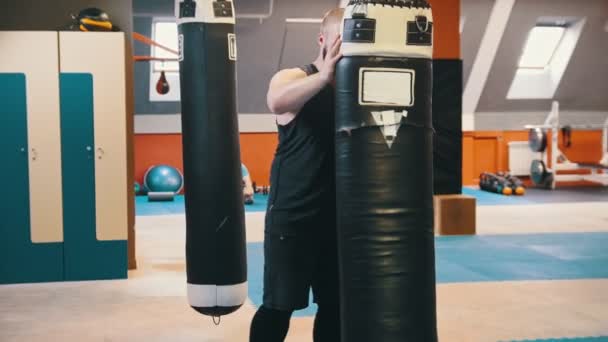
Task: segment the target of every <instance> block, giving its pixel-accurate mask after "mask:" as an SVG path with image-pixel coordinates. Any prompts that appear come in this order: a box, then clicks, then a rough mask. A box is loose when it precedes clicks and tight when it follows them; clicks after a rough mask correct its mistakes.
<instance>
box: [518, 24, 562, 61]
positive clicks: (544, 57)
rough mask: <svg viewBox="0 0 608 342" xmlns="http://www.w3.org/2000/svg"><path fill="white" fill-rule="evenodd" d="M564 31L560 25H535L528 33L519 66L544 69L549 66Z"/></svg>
mask: <svg viewBox="0 0 608 342" xmlns="http://www.w3.org/2000/svg"><path fill="white" fill-rule="evenodd" d="M565 31H566V29H565V28H564V27H560V26H535V27H534V28H533V29H532V30H531V31H530V34H529V35H528V40H527V41H526V45H525V47H524V50H523V54H522V56H521V59H520V60H519V67H520V68H524V69H544V68H546V67H547V66H549V64H550V63H551V59H552V58H553V56H554V55H555V52H556V50H557V48H558V46H559V43H560V42H561V40H562V38H563V37H564V33H565Z"/></svg>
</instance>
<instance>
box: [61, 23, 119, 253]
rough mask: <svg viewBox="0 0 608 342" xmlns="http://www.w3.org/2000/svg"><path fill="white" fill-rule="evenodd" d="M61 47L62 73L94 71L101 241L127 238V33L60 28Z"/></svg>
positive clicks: (97, 194) (99, 235) (97, 207)
mask: <svg viewBox="0 0 608 342" xmlns="http://www.w3.org/2000/svg"><path fill="white" fill-rule="evenodd" d="M59 46H60V72H61V73H90V74H92V76H93V110H94V126H95V127H94V138H95V146H94V151H95V201H96V219H95V220H96V226H97V227H96V236H97V240H99V241H111V240H127V233H128V230H127V226H128V216H127V191H128V184H127V145H126V144H127V131H126V116H127V113H126V108H127V107H126V79H125V38H124V33H122V32H60V33H59Z"/></svg>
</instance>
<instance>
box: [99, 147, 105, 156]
mask: <svg viewBox="0 0 608 342" xmlns="http://www.w3.org/2000/svg"><path fill="white" fill-rule="evenodd" d="M105 153H106V152H105V151H104V150H103V148H101V147H98V148H97V159H101V158H103V155H104V154H105Z"/></svg>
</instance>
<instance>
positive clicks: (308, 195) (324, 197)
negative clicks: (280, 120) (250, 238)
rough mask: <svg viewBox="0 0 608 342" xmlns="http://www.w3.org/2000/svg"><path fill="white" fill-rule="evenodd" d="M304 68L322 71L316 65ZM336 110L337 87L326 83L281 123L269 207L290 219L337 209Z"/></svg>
mask: <svg viewBox="0 0 608 342" xmlns="http://www.w3.org/2000/svg"><path fill="white" fill-rule="evenodd" d="M301 69H302V70H303V71H305V72H306V74H307V75H309V76H310V75H312V74H314V73H317V72H318V70H317V68H316V67H315V66H314V65H313V64H311V65H307V66H304V67H301ZM334 111H335V110H334V90H333V87H332V86H326V87H325V88H323V89H322V90H321V91H320V92H319V93H318V94H317V95H315V96H314V97H313V98H311V99H310V100H309V101H308V102H307V103H306V104H305V105H304V107H302V110H301V111H300V112H299V113H298V115H297V116H296V117H295V118H294V119H293V120H292V121H291V122H290V123H289V124H287V125H284V126H281V125H277V126H278V130H279V144H278V147H277V150H276V152H275V156H274V160H273V162H272V169H271V173H270V184H271V190H270V197H269V199H268V210H272V211H284V212H286V213H287V217H288V219H289V221H297V220H300V219H304V218H310V217H313V216H316V215H318V214H320V213H321V211H322V210H323V211H325V210H324V209H327V210H330V211H329V213H332V212H333V211H334V210H335V209H334V208H335V204H334V203H335V181H334V179H335V166H334V158H335V157H334V135H335V131H334Z"/></svg>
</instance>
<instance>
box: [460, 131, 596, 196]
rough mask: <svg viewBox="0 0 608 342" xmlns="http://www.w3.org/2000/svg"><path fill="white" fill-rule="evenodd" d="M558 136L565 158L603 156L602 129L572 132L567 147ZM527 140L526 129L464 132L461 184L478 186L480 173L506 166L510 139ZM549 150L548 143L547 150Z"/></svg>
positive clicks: (591, 159) (589, 160)
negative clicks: (570, 143)
mask: <svg viewBox="0 0 608 342" xmlns="http://www.w3.org/2000/svg"><path fill="white" fill-rule="evenodd" d="M562 140H563V139H562V136H561V134H560V135H559V146H560V149H561V150H562V152H564V153H565V154H566V156H567V157H568V159H570V160H571V161H573V162H578V163H597V162H598V161H599V160H600V159H601V158H602V132H601V131H573V132H572V146H571V147H569V148H566V147H565V146H564V144H563V141H562ZM511 141H528V132H527V131H494V132H481V131H475V132H464V133H463V143H462V167H463V170H462V183H463V184H464V185H477V184H478V180H479V174H480V173H482V172H496V171H507V170H508V169H509V145H508V144H509V142H511ZM550 149H551V142H550V141H549V144H548V146H547V150H550Z"/></svg>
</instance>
